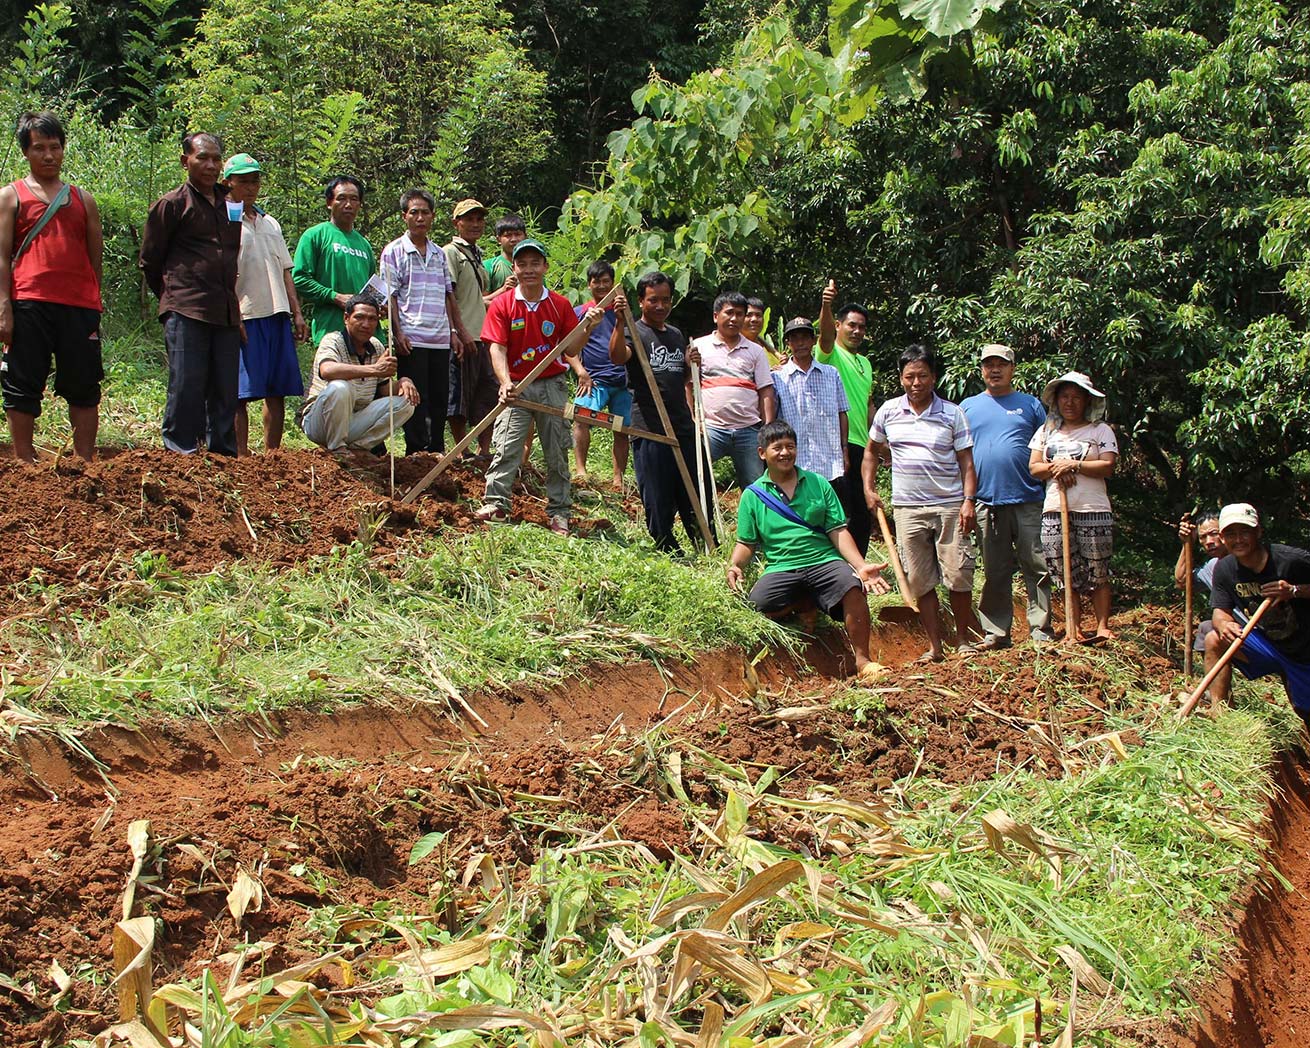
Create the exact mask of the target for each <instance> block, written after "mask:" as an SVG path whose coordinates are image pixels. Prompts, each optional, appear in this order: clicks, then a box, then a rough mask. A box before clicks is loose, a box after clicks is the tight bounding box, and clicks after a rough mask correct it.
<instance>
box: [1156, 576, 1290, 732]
mask: <svg viewBox="0 0 1310 1048" xmlns="http://www.w3.org/2000/svg"><path fill="white" fill-rule="evenodd" d="M1273 602H1274V600H1273V598H1272V597H1266V598H1265V599H1264V600H1262V601H1261V602H1260V606H1259V607H1258V608H1256V609H1255V614H1254V615H1252V616H1251V618H1250V620H1249V621H1248V622H1247V624H1246V625H1245V626H1243V627H1242V632H1241V634H1240V635H1239V636H1238V638H1237V639H1236V640H1235V641H1233V643H1232V644H1230V645H1228V650H1227V651H1225V652H1224V653H1223V654H1222V655H1220V656H1219V661H1218V662H1216V663H1215V664H1214V666H1213V667H1212V668H1211V669H1210V672H1209V673H1207V674H1206V675H1205V676H1204V677H1202V678H1201V683H1200V684H1198V685H1197V686H1196V690H1195V691H1193V692H1192V694H1190V695H1189V696H1187V701H1186V702H1184V703H1183V705H1182V708H1181V709H1179V711H1178V719H1179V720H1182V719H1183V718H1184V717H1186V716H1187V715H1188V714H1190V713H1191V712H1192V710H1193V709H1195V708H1196V704H1197V703H1198V702H1200V701H1201V696H1202V695H1204V694H1205V691H1206V689H1207V688H1208V687H1210V685H1211V684H1213V683H1214V679H1215V678H1216V677H1217V676H1219V671H1220V670H1222V669H1223V668H1224V667H1225V666H1227V665H1228V664H1229V663H1230V662H1232V661H1233V656H1234V655H1236V654H1237V649H1238V648H1240V647H1241V646H1242V641H1244V640H1246V638H1247V637H1248V636H1250V633H1251V631H1252V630H1253V629H1255V624H1256V623H1257V622H1259V621H1260V616H1261V615H1263V614H1264V613H1265V612H1266V611H1268V610H1269V605H1270V604H1272V603H1273Z"/></svg>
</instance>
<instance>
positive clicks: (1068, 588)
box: [1055, 480, 1082, 644]
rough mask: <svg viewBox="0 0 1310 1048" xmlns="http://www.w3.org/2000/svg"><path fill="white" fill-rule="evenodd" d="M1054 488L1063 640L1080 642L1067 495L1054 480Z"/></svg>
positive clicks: (1062, 487) (1071, 642) (1057, 481)
mask: <svg viewBox="0 0 1310 1048" xmlns="http://www.w3.org/2000/svg"><path fill="white" fill-rule="evenodd" d="M1055 486H1056V490H1058V491H1059V492H1060V555H1061V557H1062V558H1063V561H1062V563H1063V566H1064V642H1065V643H1066V644H1081V643H1082V638H1081V637H1080V636H1079V635H1078V627H1079V625H1080V623H1079V621H1078V618H1079V616H1078V602H1077V601H1076V600H1075V599H1074V595H1073V553H1072V551H1071V549H1070V537H1069V496H1068V495H1067V494H1066V493H1065V490H1064V486H1063V485H1062V484H1061V483H1060V482H1059V480H1056V482H1055Z"/></svg>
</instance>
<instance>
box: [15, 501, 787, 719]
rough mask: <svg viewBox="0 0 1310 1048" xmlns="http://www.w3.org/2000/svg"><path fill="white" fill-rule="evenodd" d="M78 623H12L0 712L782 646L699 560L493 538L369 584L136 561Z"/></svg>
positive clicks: (142, 706)
mask: <svg viewBox="0 0 1310 1048" xmlns="http://www.w3.org/2000/svg"><path fill="white" fill-rule="evenodd" d="M135 566H136V572H137V575H138V576H139V578H138V580H137V581H136V582H135V583H134V584H132V585H129V586H126V587H124V588H123V589H122V590H121V591H120V592H119V593H118V594H117V595H116V596H115V597H114V598H113V599H112V600H111V601H110V602H109V603H108V604H107V605H106V606H105V607H103V608H100V609H98V611H97V613H96V614H95V615H94V616H85V615H82V614H80V613H77V612H70V611H64V612H63V613H62V614H61V613H60V611H59V591H58V589H48V590H44V591H41V592H34V593H33V594H32V599H33V603H34V605H35V604H36V603H37V602H38V601H40V602H42V603H43V605H44V607H45V609H46V613H45V614H42V615H32V616H22V617H18V618H15V619H14V620H13V621H12V622H11V623H10V624H9V626H8V628H7V631H6V632H7V636H6V638H5V642H4V644H5V647H6V648H7V649H8V651H7V655H6V659H5V665H4V666H3V667H2V668H0V704H7V705H10V706H12V707H17V708H21V709H22V710H24V711H26V712H27V713H30V714H33V715H37V716H41V717H56V718H63V719H71V720H73V721H79V722H91V721H108V722H111V723H116V724H126V725H133V724H136V723H139V721H140V720H141V718H143V717H147V716H152V715H188V714H192V715H194V714H197V713H199V714H204V715H209V714H214V713H225V712H232V713H245V712H258V711H261V710H273V709H283V708H287V707H291V706H308V707H313V708H316V709H324V710H326V709H332V708H334V707H337V706H339V705H341V704H342V703H349V702H370V703H374V704H378V703H382V704H388V703H390V704H396V705H406V704H411V703H413V702H416V701H420V702H422V701H436V702H442V703H444V702H446V701H448V700H449V699H451V698H453V697H454V696H455V695H456V694H457V693H462V692H464V691H466V690H469V689H476V688H481V687H487V686H489V687H493V688H500V687H510V686H512V685H515V684H522V683H528V684H546V683H552V682H557V681H558V680H559V679H560V678H561V677H563V676H565V675H568V674H570V673H576V672H578V671H580V670H581V669H583V668H584V667H586V666H587V665H589V664H594V663H605V662H622V661H626V660H630V659H632V658H634V657H642V656H675V657H689V656H690V655H692V654H693V653H695V652H703V651H706V650H713V649H719V648H723V647H727V646H732V645H738V646H742V647H757V646H759V645H760V644H761V643H764V642H766V641H767V642H770V643H772V644H775V645H778V644H786V643H788V642H789V641H788V635H787V634H785V633H784V632H783V631H782V630H781V629H780V628H779V627H777V626H775V625H774V624H773V623H771V622H769V621H768V620H766V619H764V618H762V617H761V616H759V615H757V614H755V613H754V612H753V611H751V610H749V609H747V608H746V606H745V605H744V604H743V603H742V602H741V601H740V600H739V599H737V598H735V597H733V596H732V595H731V594H730V593H728V591H727V589H726V587H725V586H724V584H723V582H722V574H721V569H720V567H719V565H718V563H717V562H716V561H713V560H709V559H704V558H702V559H699V560H693V561H691V562H678V561H674V560H672V559H670V558H668V557H665V556H659V555H652V554H651V551H650V550H649V548H648V547H646V546H642V545H628V544H627V542H626V540H625V539H624V537H623V535H622V534H619V535H616V536H615V537H614V538H613V539H612V540H610V539H603V538H596V539H592V540H588V541H577V540H562V539H559V538H557V537H555V536H552V535H550V533H549V532H547V531H545V530H544V529H541V528H535V527H525V526H508V527H497V528H493V529H489V530H487V531H480V532H475V533H472V534H466V535H457V536H449V537H442V536H437V537H427V538H424V539H421V540H418V541H416V542H415V543H414V544H413V546H411V547H408V548H406V549H405V550H404V551H403V552H401V553H399V554H397V555H396V557H395V559H394V563H392V564H390V565H388V566H387V568H386V570H385V571H384V570H383V567H382V566H381V565H379V564H378V563H376V562H375V561H374V560H373V559H372V558H371V556H370V551H369V550H368V549H367V548H365V547H364V546H362V545H355V546H352V547H341V548H339V549H338V550H337V551H336V552H335V553H333V554H332V555H331V556H328V557H325V558H321V559H319V560H315V561H311V562H309V563H307V564H305V565H303V566H300V567H298V568H294V569H291V570H287V571H281V572H277V571H273V570H271V569H268V568H265V567H261V566H258V565H251V564H246V563H243V562H237V563H235V564H233V565H231V566H229V567H227V568H225V569H223V570H221V571H217V572H214V573H211V574H208V575H203V576H198V577H193V578H187V577H183V576H180V575H177V574H175V573H173V572H171V571H170V570H169V567H168V565H167V562H166V561H162V560H161V559H160V558H158V557H155V556H150V555H143V556H140V557H138V559H137V561H136V565H135Z"/></svg>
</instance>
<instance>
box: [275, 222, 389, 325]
mask: <svg viewBox="0 0 1310 1048" xmlns="http://www.w3.org/2000/svg"><path fill="white" fill-rule="evenodd" d="M375 272H377V262H376V260H375V259H374V257H373V248H372V246H370V244H369V242H368V241H367V240H366V239H365V238H364V236H363V234H361V233H360V232H358V231H357V230H354V229H352V230H351V231H350V232H349V233H347V232H345V231H343V230H341V229H338V228H337V227H336V226H334V225H333V224H332V223H331V222H320V223H319V224H318V225H316V226H310V227H309V228H308V229H306V230H305V231H304V233H302V234H301V235H300V240H299V242H298V243H297V244H296V256H295V258H294V259H293V260H292V266H291V279H292V280H293V281H295V284H296V293H297V294H298V295H299V296H300V302H301V306H302V307H303V309H304V313H305V319H306V320H307V321H309V332H310V336H311V337H312V338H313V340H314V345H316V346H317V345H318V344H319V343H321V342H322V341H323V336H324V335H326V334H328V333H329V332H332V331H344V330H345V329H346V321H345V317H344V316H343V314H342V311H341V307H340V306H339V305H337V303H336V301H335V300H334V299H333V297H332V296H333V295H334V294H341V295H353V294H355V293H356V292H358V291H359V290H360V289H361V288H362V287H363V286H364V285H365V284H367V283H368V279H369V277H371V276H372V275H373V274H374V273H375Z"/></svg>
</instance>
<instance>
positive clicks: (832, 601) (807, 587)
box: [750, 560, 864, 619]
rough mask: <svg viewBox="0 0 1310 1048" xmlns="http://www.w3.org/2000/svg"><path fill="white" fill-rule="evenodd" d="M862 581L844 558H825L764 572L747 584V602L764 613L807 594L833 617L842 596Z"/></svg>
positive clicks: (838, 611) (839, 612)
mask: <svg viewBox="0 0 1310 1048" xmlns="http://www.w3.org/2000/svg"><path fill="white" fill-rule="evenodd" d="M853 589H859V590H861V591H863V589H864V583H862V582H861V581H860V577H859V576H858V575H857V574H855V569H854V568H852V567H851V566H850V565H849V564H847V563H846V562H845V561H844V560H829V561H825V562H824V563H823V564H816V565H815V566H814V567H812V568H801V569H799V570H797V571H768V572H765V573H764V574H763V575H761V576H760V580H759V581H758V582H757V583H755V585H754V586H752V587H751V595H750V601H751V603H752V604H754V605H755V607H756V609H757V610H758V611H760V612H763V613H764V614H766V615H768V614H771V613H772V612H775V611H782V610H783V609H785V608H788V607H790V606H791V605H793V604H795V603H797V602H798V601H800V600H802V599H803V598H805V597H809V598H810V599H811V600H813V601H814V603H815V604H817V605H818V606H819V607H820V608H822V609H823V610H824V611H825V612H827V613H828V615H830V616H831V617H832V618H834V619H840V618H841V617H842V610H841V602H842V599H843V598H844V597H845V596H846V594H848V593H849V592H850V591H851V590H853Z"/></svg>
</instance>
